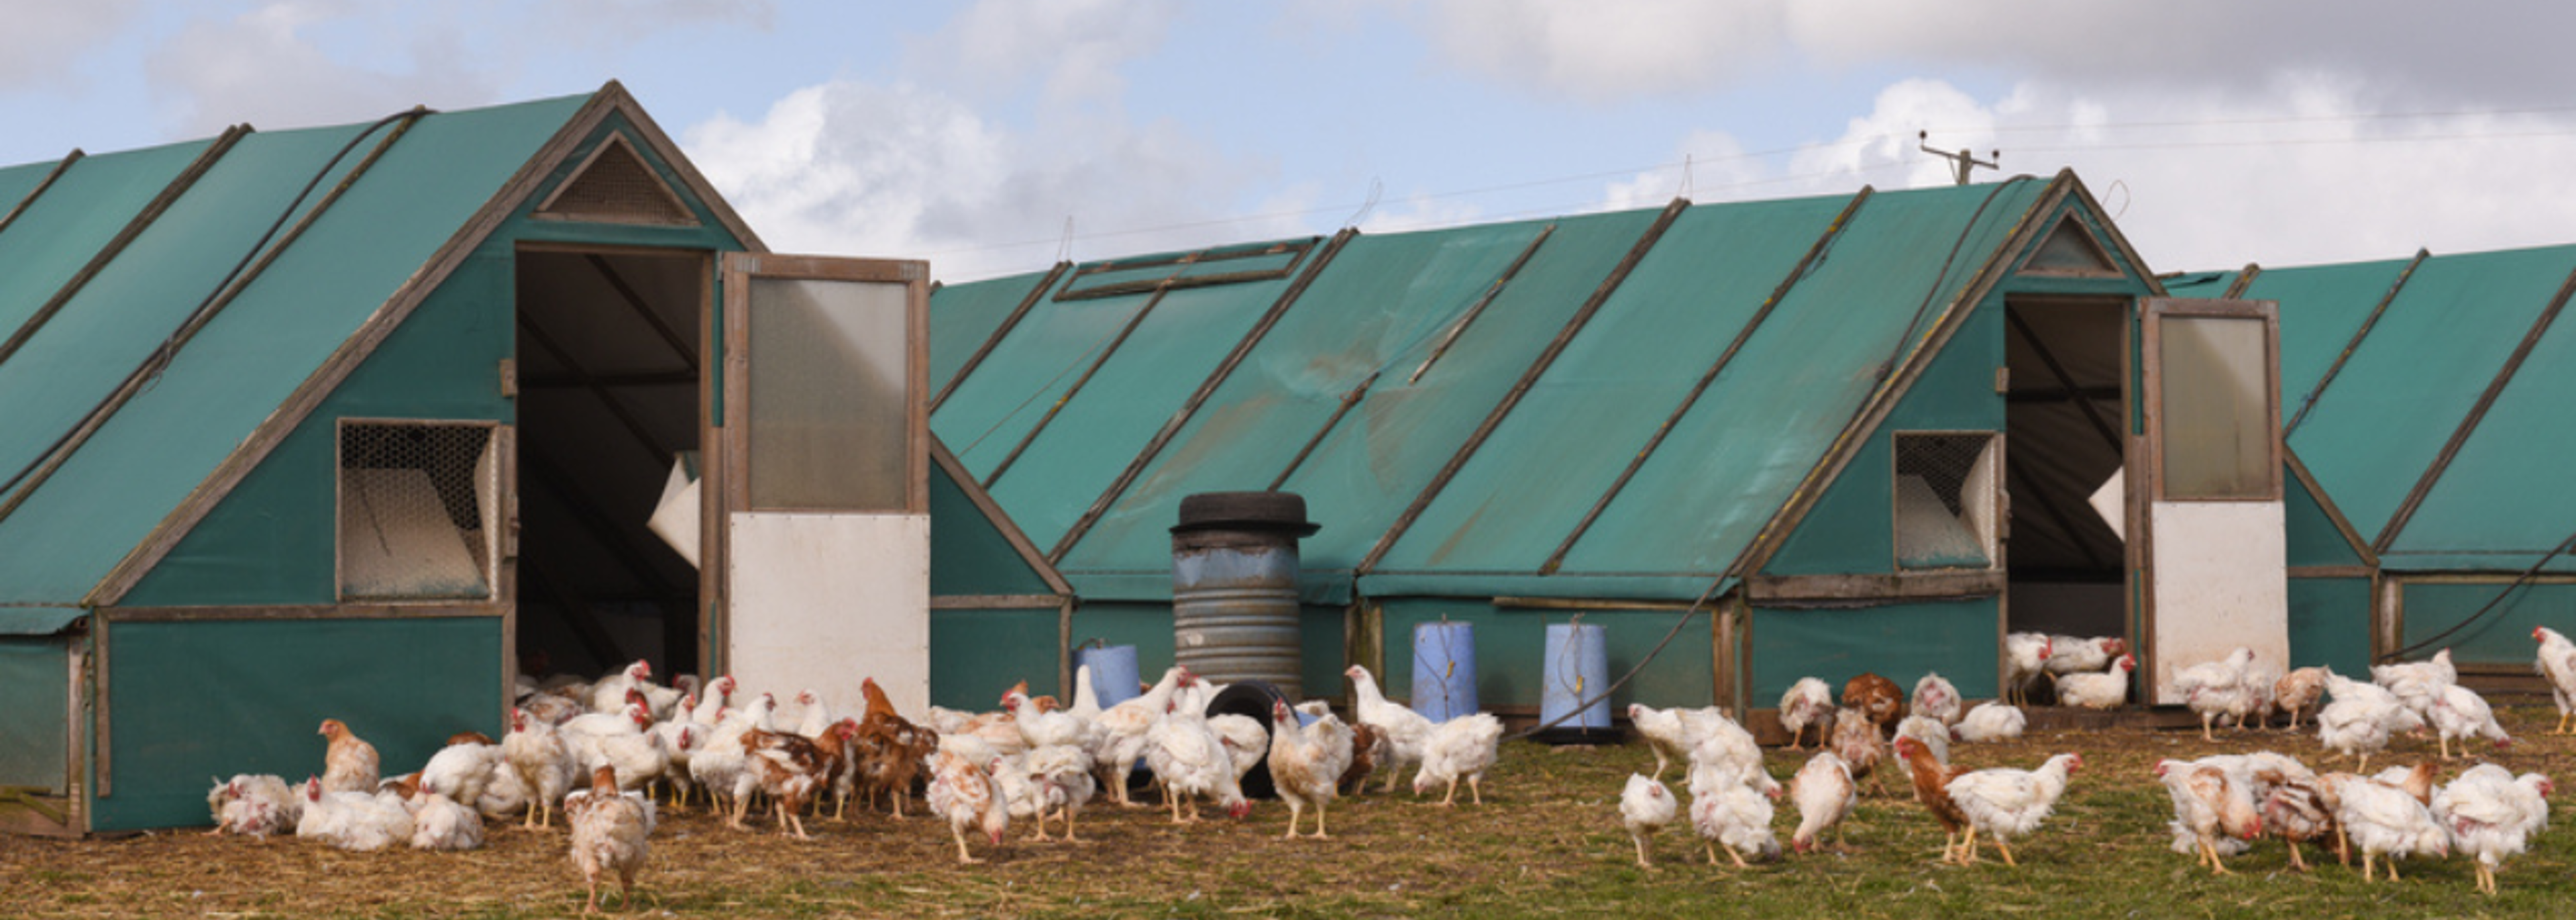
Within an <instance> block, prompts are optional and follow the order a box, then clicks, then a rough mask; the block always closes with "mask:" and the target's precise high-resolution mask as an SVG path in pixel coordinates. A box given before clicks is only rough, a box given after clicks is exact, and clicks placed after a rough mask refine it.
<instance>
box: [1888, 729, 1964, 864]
mask: <svg viewBox="0 0 2576 920" xmlns="http://www.w3.org/2000/svg"><path fill="white" fill-rule="evenodd" d="M1896 756H1897V757H1899V758H1901V759H1903V760H1904V761H1905V769H1906V772H1907V774H1908V775H1910V776H1912V777H1913V778H1914V800H1915V801H1918V802H1921V803H1923V809H1924V810H1925V811H1929V812H1931V813H1932V820H1934V821H1938V822H1941V833H1942V835H1943V837H1942V843H1941V861H1942V862H1945V863H1962V864H1964V863H1965V861H1966V859H1967V856H1966V854H1967V847H1966V845H1965V844H1964V842H1963V840H1973V839H1975V836H1974V835H1975V834H1976V832H1977V831H1976V829H1975V828H1973V827H1970V826H1969V825H1968V816H1967V814H1966V813H1965V812H1962V811H1960V810H1959V805H1958V803H1956V802H1953V801H1951V800H1950V781H1951V780H1953V779H1956V778H1958V777H1959V776H1960V775H1961V774H1963V773H1966V772H1968V771H1967V770H1964V769H1960V768H1957V767H1945V766H1942V765H1941V762H1940V761H1938V760H1934V759H1933V758H1932V750H1931V749H1930V748H1926V747H1924V746H1923V745H1922V743H1921V742H1918V741H1915V740H1914V739H1912V738H1898V739H1896Z"/></svg>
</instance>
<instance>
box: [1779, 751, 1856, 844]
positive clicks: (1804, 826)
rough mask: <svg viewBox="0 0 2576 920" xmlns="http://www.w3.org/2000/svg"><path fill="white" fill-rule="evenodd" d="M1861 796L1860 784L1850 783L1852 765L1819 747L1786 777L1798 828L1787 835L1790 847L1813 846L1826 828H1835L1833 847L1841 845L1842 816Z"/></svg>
mask: <svg viewBox="0 0 2576 920" xmlns="http://www.w3.org/2000/svg"><path fill="white" fill-rule="evenodd" d="M1859 797H1860V787H1859V786H1857V785H1855V784H1853V783H1852V776H1851V765H1850V764H1846V763H1844V762H1843V759H1842V758H1841V757H1840V756H1837V755H1836V754H1835V753H1834V752H1832V751H1818V752H1816V756H1814V757H1810V758H1807V765H1806V766H1803V767H1799V768H1798V774H1797V775H1796V776H1792V777H1790V778H1789V800H1790V801H1792V802H1796V803H1798V830H1797V831H1796V832H1795V833H1792V834H1790V835H1789V848H1790V849H1792V850H1796V851H1797V852H1800V853H1805V852H1809V851H1812V850H1814V849H1815V848H1816V838H1817V836H1818V835H1821V834H1823V833H1824V832H1825V831H1828V830H1830V831H1833V832H1834V847H1835V848H1836V849H1843V850H1848V849H1850V848H1849V847H1847V846H1844V845H1843V819H1844V818H1846V817H1849V816H1850V815H1851V810H1852V805H1853V803H1855V802H1857V801H1858V800H1859Z"/></svg>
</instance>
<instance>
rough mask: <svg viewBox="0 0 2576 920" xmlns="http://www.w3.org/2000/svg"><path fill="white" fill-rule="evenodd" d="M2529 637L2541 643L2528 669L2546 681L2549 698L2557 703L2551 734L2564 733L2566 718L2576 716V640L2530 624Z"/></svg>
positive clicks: (2547, 628)
mask: <svg viewBox="0 0 2576 920" xmlns="http://www.w3.org/2000/svg"><path fill="white" fill-rule="evenodd" d="M2531 641H2533V642H2537V643H2539V644H2540V651H2539V654H2538V656H2537V657H2535V658H2534V659H2533V660H2532V663H2531V669H2532V670H2534V671H2538V672H2540V676H2541V677H2543V678H2545V679H2547V680H2548V681H2549V696H2550V699H2552V700H2553V701H2555V702H2557V704H2558V727H2557V728H2556V729H2554V730H2552V731H2551V732H2550V734H2553V735H2564V734H2566V733H2567V722H2568V720H2569V719H2576V642H2570V641H2568V640H2567V637H2566V636H2565V635H2562V634H2560V633H2559V632H2558V631H2557V630H2555V629H2551V628H2549V627H2546V626H2534V627H2532V628H2531Z"/></svg>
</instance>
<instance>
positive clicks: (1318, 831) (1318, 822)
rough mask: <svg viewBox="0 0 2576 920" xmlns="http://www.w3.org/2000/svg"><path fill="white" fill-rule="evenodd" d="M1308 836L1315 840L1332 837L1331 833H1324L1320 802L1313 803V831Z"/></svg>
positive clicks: (1322, 812) (1322, 807) (1322, 811)
mask: <svg viewBox="0 0 2576 920" xmlns="http://www.w3.org/2000/svg"><path fill="white" fill-rule="evenodd" d="M1291 829H1292V830H1293V829H1294V828H1291ZM1308 836H1310V837H1313V838H1314V839H1317V840H1331V839H1333V835H1331V834H1327V833H1324V803H1322V802H1317V803H1315V832H1314V833H1313V834H1310V835H1308Z"/></svg>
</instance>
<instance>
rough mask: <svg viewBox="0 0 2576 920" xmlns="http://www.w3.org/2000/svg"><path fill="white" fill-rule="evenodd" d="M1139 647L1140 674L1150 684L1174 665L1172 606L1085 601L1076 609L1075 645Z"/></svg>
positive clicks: (1137, 662)
mask: <svg viewBox="0 0 2576 920" xmlns="http://www.w3.org/2000/svg"><path fill="white" fill-rule="evenodd" d="M1093 640H1098V641H1099V642H1100V644H1102V645H1133V646H1135V647H1136V673H1137V674H1138V675H1139V676H1141V677H1143V678H1144V679H1145V681H1146V682H1147V683H1152V682H1153V681H1155V680H1156V679H1158V678H1161V677H1162V676H1163V672H1164V671H1165V670H1166V669H1169V668H1170V667H1171V666H1172V662H1173V661H1174V658H1173V656H1172V646H1173V642H1172V605H1171V604H1168V603H1165V604H1150V603H1148V604H1137V603H1102V604H1095V603H1090V602H1085V603H1084V604H1083V605H1082V606H1080V607H1076V608H1074V611H1073V644H1074V645H1076V646H1080V645H1084V644H1087V643H1090V642H1092V641H1093Z"/></svg>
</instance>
